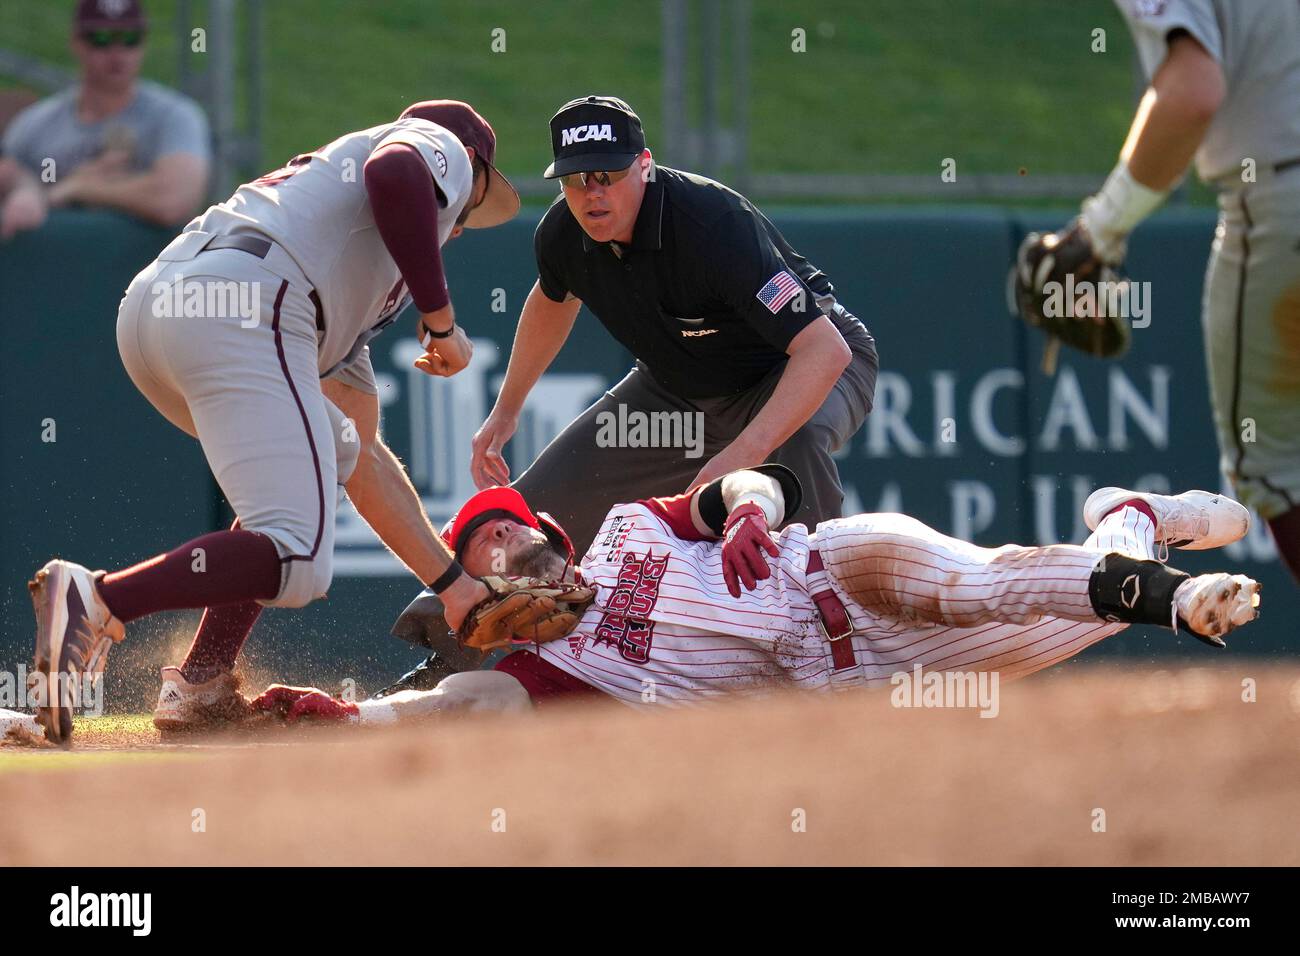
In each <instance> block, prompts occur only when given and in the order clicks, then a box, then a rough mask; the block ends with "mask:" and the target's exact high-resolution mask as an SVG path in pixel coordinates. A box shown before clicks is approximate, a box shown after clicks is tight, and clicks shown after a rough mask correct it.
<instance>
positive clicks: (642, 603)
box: [595, 553, 668, 664]
mask: <svg viewBox="0 0 1300 956" xmlns="http://www.w3.org/2000/svg"><path fill="white" fill-rule="evenodd" d="M667 567H668V555H666V554H665V555H661V556H659V557H657V558H656V557H655V556H654V555H653V554H646V555H638V554H632V553H628V554H625V555H623V567H622V568H621V569H620V570H619V573H618V584H617V586H616V587H615V589H614V593H613V594H611V595H610V596H609V601H608V603H607V605H606V607H607V610H606V611H605V613H604V614H603V615H602V616H601V619H600V623H599V624H597V625H596V634H595V638H596V640H597V641H598V642H603V643H607V644H611V645H613V646H615V647H617V648H618V652H619V654H621V655H622V656H623V659H624V660H628V661H631V662H632V663H634V664H644V663H645V662H646V661H647V660H649V659H650V647H651V645H652V643H653V641H654V631H655V625H654V621H652V620H651V619H650V614H651V612H652V611H654V607H655V604H656V603H658V601H659V582H660V581H662V580H663V576H664V571H665V570H666V569H667Z"/></svg>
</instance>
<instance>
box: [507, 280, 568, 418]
mask: <svg viewBox="0 0 1300 956" xmlns="http://www.w3.org/2000/svg"><path fill="white" fill-rule="evenodd" d="M580 308H582V303H581V302H580V301H578V300H577V299H570V300H569V301H567V302H555V301H554V300H552V299H549V298H547V297H546V294H545V293H544V292H542V290H541V287H540V286H539V285H537V284H536V283H534V284H533V289H532V291H531V292H529V293H528V299H527V301H525V302H524V308H523V312H521V313H520V315H519V327H518V328H517V329H516V330H515V343H514V346H513V347H512V348H511V349H510V364H509V365H508V366H507V367H506V378H505V381H504V382H503V383H502V385H501V392H500V394H499V395H498V396H497V401H496V406H497V408H499V409H502V410H503V411H507V412H509V413H511V414H517V413H518V412H519V410H520V409H521V408H523V407H524V400H525V399H526V398H528V393H529V392H531V391H532V389H533V386H534V385H536V384H537V380H538V379H539V378H541V377H542V373H543V372H545V371H546V369H547V368H548V367H549V366H550V364H551V362H553V361H554V360H555V356H557V355H559V354H560V349H561V348H562V347H563V346H564V342H565V340H566V339H567V338H568V337H569V333H570V332H571V331H572V330H573V323H574V322H575V321H576V320H577V318H578V310H579V309H580Z"/></svg>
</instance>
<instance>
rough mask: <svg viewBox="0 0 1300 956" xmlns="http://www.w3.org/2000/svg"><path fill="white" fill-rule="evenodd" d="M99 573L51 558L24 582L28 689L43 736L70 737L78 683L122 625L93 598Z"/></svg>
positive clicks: (98, 663) (93, 673) (96, 668)
mask: <svg viewBox="0 0 1300 956" xmlns="http://www.w3.org/2000/svg"><path fill="white" fill-rule="evenodd" d="M103 575H104V572H103V571H91V570H90V569H89V568H84V567H82V566H81V565H79V564H73V563H72V562H71V561H60V560H57V559H56V560H54V561H51V562H49V563H48V564H46V565H45V567H43V568H41V569H40V570H39V571H37V572H36V575H35V577H33V578H32V580H31V581H29V582H27V589H28V590H29V591H30V592H31V596H32V607H33V609H34V610H35V611H36V652H35V654H34V658H35V661H34V666H33V668H32V674H31V676H30V677H29V678H28V688H29V691H30V692H31V693H32V694H33V695H34V696H35V697H36V698H37V701H38V706H37V708H36V719H37V721H39V722H40V724H41V726H43V727H44V728H45V739H46V740H48V741H50V742H51V743H56V744H65V745H66V744H67V743H68V742H69V741H70V740H71V739H72V709H73V707H74V706H76V703H77V700H78V692H79V690H80V688H81V687H82V685H83V682H85V681H87V680H91V679H97V678H98V677H99V676H100V675H101V674H103V672H104V664H105V662H106V661H107V660H108V650H109V648H111V647H112V646H113V644H114V643H115V642H116V641H120V640H121V639H122V638H123V637H125V636H126V628H125V627H123V625H122V622H121V621H119V620H118V619H117V618H115V617H114V616H113V613H112V612H111V611H110V610H109V609H108V607H107V605H105V604H104V602H103V601H102V600H101V599H100V597H99V591H98V590H97V589H96V587H95V582H96V581H97V580H98V579H99V578H101V577H103Z"/></svg>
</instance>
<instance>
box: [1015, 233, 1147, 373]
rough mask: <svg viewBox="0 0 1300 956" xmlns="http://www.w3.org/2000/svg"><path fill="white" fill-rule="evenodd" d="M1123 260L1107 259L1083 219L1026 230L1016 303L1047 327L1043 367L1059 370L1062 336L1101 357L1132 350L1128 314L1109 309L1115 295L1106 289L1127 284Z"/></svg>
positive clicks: (1028, 317)
mask: <svg viewBox="0 0 1300 956" xmlns="http://www.w3.org/2000/svg"><path fill="white" fill-rule="evenodd" d="M1117 265H1118V263H1108V262H1105V261H1103V260H1102V259H1101V257H1100V256H1099V255H1098V254H1097V252H1096V250H1095V249H1094V246H1093V241H1092V238H1091V237H1090V236H1089V235H1088V230H1087V229H1086V228H1084V226H1083V224H1082V223H1081V222H1080V221H1079V220H1078V219H1075V220H1074V221H1073V222H1071V223H1070V224H1069V225H1068V226H1066V227H1065V228H1064V229H1062V230H1061V231H1060V232H1053V233H1048V234H1047V235H1043V234H1042V233H1038V232H1031V233H1030V234H1029V235H1027V236H1025V241H1024V242H1022V243H1021V244H1020V252H1019V253H1018V254H1017V256H1016V264H1015V267H1014V269H1013V278H1014V283H1015V299H1016V309H1017V311H1018V312H1019V313H1020V317H1021V318H1022V319H1023V320H1024V321H1025V322H1027V323H1028V324H1029V325H1032V326H1033V327H1035V328H1039V329H1043V330H1044V331H1045V332H1047V335H1048V342H1047V347H1046V350H1045V351H1044V354H1043V370H1044V371H1045V372H1047V373H1048V374H1051V373H1052V372H1054V371H1055V370H1056V352H1057V349H1058V346H1059V344H1060V343H1061V342H1064V343H1065V344H1066V345H1069V346H1073V347H1074V348H1076V349H1079V350H1080V351H1083V352H1086V353H1088V354H1089V355H1095V356H1097V357H1099V358H1115V357H1116V356H1119V355H1123V354H1124V353H1125V352H1126V351H1128V346H1129V339H1130V337H1131V331H1130V329H1129V324H1128V319H1126V318H1124V317H1123V316H1122V315H1110V314H1106V313H1108V312H1109V311H1112V310H1110V309H1109V308H1108V304H1109V303H1111V302H1114V301H1115V299H1114V298H1113V297H1111V296H1109V295H1107V294H1105V293H1104V291H1103V290H1106V289H1108V288H1109V289H1115V290H1119V289H1122V288H1124V287H1126V286H1127V284H1128V279H1127V278H1125V277H1124V276H1122V275H1121V274H1120V273H1119V272H1118V270H1117V268H1116V267H1117ZM1052 283H1055V284H1056V285H1054V286H1052ZM1100 283H1109V284H1110V285H1100ZM1049 286H1050V288H1049ZM1125 291H1127V290H1126V289H1125ZM1114 311H1120V310H1114Z"/></svg>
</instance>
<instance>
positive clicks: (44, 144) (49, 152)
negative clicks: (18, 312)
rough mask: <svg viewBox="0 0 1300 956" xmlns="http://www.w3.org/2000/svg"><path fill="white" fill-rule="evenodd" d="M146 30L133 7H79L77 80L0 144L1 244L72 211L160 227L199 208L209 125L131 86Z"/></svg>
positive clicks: (160, 91)
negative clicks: (86, 209)
mask: <svg viewBox="0 0 1300 956" xmlns="http://www.w3.org/2000/svg"><path fill="white" fill-rule="evenodd" d="M146 29H147V21H146V19H145V15H144V11H143V10H142V9H141V7H140V3H139V0H79V2H78V4H77V11H76V15H75V17H74V19H73V35H72V42H71V46H72V52H73V54H74V55H75V56H76V58H77V61H78V63H79V64H80V66H81V82H80V83H79V84H78V85H76V86H74V87H71V88H70V89H67V90H64V91H63V92H61V93H56V94H55V95H53V96H50V97H47V98H46V99H43V100H41V101H40V102H37V103H33V104H32V105H31V106H29V107H28V108H27V109H25V110H23V111H22V112H21V113H19V114H18V115H17V116H15V117H14V119H13V122H11V123H10V124H9V126H8V127H7V128H6V130H5V132H4V137H3V140H0V239H8V238H9V237H10V236H12V235H14V234H15V233H17V232H20V231H22V230H24V229H35V228H37V227H39V226H40V225H41V224H42V223H43V222H44V221H45V217H46V215H47V214H48V211H49V210H50V209H51V208H57V207H60V206H68V205H73V204H80V205H86V206H103V207H106V208H109V209H119V210H121V211H122V212H125V213H129V214H130V215H132V216H137V217H139V218H140V219H143V220H145V221H146V222H152V223H158V224H161V225H177V224H180V223H183V222H185V221H186V220H187V219H189V218H190V217H191V216H192V215H193V214H194V213H195V212H196V211H197V210H198V207H199V205H200V203H201V202H202V201H203V199H204V197H205V194H206V192H207V180H208V167H209V162H210V153H211V149H210V145H209V141H208V123H207V119H206V117H205V116H204V115H203V110H202V109H201V108H200V107H199V105H198V104H197V103H195V102H194V101H193V100H191V99H189V98H188V97H186V96H183V95H182V94H180V93H177V92H176V91H174V90H169V89H166V88H164V87H162V86H159V85H158V84H156V83H151V82H149V81H147V80H140V79H139V74H140V63H141V61H142V60H143V59H144V41H145V34H146Z"/></svg>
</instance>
